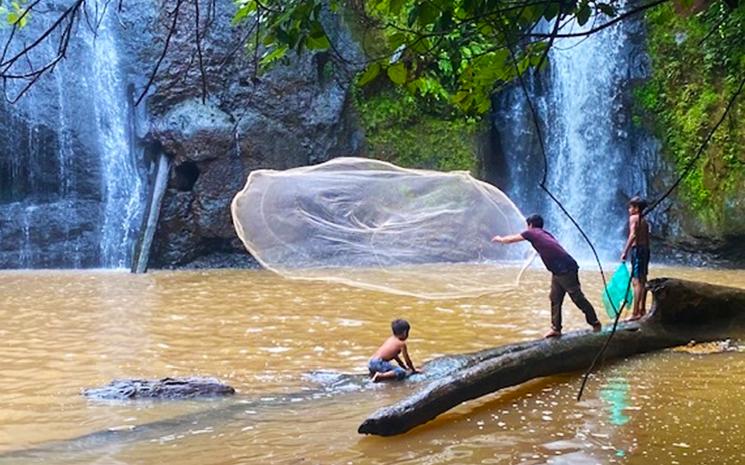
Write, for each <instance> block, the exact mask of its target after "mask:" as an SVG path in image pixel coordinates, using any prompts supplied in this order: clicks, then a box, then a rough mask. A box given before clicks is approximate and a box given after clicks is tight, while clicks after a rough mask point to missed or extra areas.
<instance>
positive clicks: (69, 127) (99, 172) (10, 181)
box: [0, 1, 144, 268]
mask: <svg viewBox="0 0 745 465" xmlns="http://www.w3.org/2000/svg"><path fill="white" fill-rule="evenodd" d="M99 3H100V5H95V2H90V4H89V5H88V8H90V9H91V10H90V11H89V19H88V20H87V21H86V20H85V19H84V18H81V17H78V19H77V22H76V24H75V26H74V32H73V34H74V40H71V41H70V45H69V48H68V51H67V55H66V59H65V60H63V61H62V62H60V63H59V64H58V66H57V67H56V68H55V69H54V71H53V72H52V73H49V74H47V75H45V76H43V77H42V79H40V80H39V81H38V82H37V83H35V84H34V86H33V87H32V88H31V90H30V91H29V92H28V93H27V94H26V95H25V96H24V97H23V98H22V99H21V100H20V101H19V102H18V103H16V104H10V103H8V102H5V101H4V102H2V103H0V123H2V124H3V127H4V131H5V133H4V134H3V135H2V136H0V179H2V180H3V182H2V185H1V186H0V217H2V219H3V221H2V222H0V268H80V267H104V268H127V267H129V265H130V261H131V258H132V246H133V243H134V237H135V235H136V233H137V228H139V226H140V217H141V214H142V206H141V204H142V203H143V201H144V185H143V179H144V172H143V171H144V170H143V169H142V168H141V167H140V166H139V165H140V164H141V162H139V161H138V160H139V159H141V158H142V157H141V156H140V154H141V149H140V148H138V147H134V146H133V142H132V140H133V139H134V138H133V137H131V135H130V131H131V118H132V111H131V108H130V105H129V102H128V99H127V96H126V92H125V89H126V78H125V76H124V73H123V72H122V71H121V69H122V64H121V60H120V56H119V54H118V48H117V40H118V33H119V30H118V29H119V27H118V23H117V21H116V16H115V15H116V11H114V10H115V9H113V8H111V9H110V11H108V12H107V11H106V7H105V5H107V4H109V3H108V2H104V1H101V2H99ZM57 14H58V11H57V9H56V8H53V7H50V8H48V9H46V10H43V11H39V12H37V13H36V14H35V15H34V18H33V19H34V20H33V21H30V22H29V25H28V26H27V27H26V28H24V29H23V30H21V32H19V33H18V34H19V37H20V38H19V40H18V41H17V42H15V43H14V44H13V45H12V48H15V49H20V47H21V44H22V43H23V39H25V40H26V41H28V39H29V37H33V38H35V37H37V36H38V34H39V31H42V30H44V28H46V27H48V26H49V25H50V24H51V22H52V21H54V20H55V19H56V15H57ZM95 14H99V15H101V14H103V15H104V16H103V17H102V18H100V21H99V26H98V27H97V28H96V30H95V31H94V30H93V29H92V28H91V26H90V25H91V24H95V23H96V21H95V16H94V15H95ZM92 15H93V16H92ZM8 33H9V31H8V30H6V31H0V39H3V38H6V37H7V36H6V34H8ZM21 35H23V37H21ZM52 37H54V36H52ZM3 43H4V41H3ZM56 47H57V42H56V41H54V40H51V41H46V42H44V43H42V44H41V45H40V47H39V48H38V49H37V50H35V51H34V53H33V54H32V55H31V56H29V59H30V63H32V64H33V66H34V67H35V68H38V67H39V66H40V65H42V64H44V63H46V62H47V61H48V60H49V59H50V57H53V56H54V54H55V53H56ZM11 51H12V50H11ZM20 87H21V86H20V83H10V86H9V93H10V94H11V95H12V94H13V92H14V91H17V90H18V89H20Z"/></svg>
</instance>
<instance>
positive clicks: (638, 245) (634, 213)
mask: <svg viewBox="0 0 745 465" xmlns="http://www.w3.org/2000/svg"><path fill="white" fill-rule="evenodd" d="M645 208H647V202H645V201H644V200H643V199H642V198H640V197H634V198H632V199H631V200H629V238H628V239H626V245H625V246H624V248H623V253H621V261H626V256H627V255H628V254H629V249H631V283H632V284H633V286H634V306H633V310H632V312H631V318H629V321H634V320H638V319H639V318H641V317H643V316H644V314H645V313H646V311H647V310H646V308H647V289H646V286H647V272H648V270H649V223H647V220H646V219H644V216H643V213H644V209H645Z"/></svg>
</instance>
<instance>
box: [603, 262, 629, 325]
mask: <svg viewBox="0 0 745 465" xmlns="http://www.w3.org/2000/svg"><path fill="white" fill-rule="evenodd" d="M630 282H631V274H629V269H628V268H627V267H626V262H622V263H621V264H620V265H619V266H618V268H616V271H614V272H613V276H611V278H610V281H608V285H607V286H606V287H605V290H604V291H603V307H605V312H606V313H607V314H608V316H609V317H610V318H611V319H615V318H616V311H618V312H622V311H623V309H624V308H626V307H631V303H632V302H633V299H634V292H633V290H632V287H631V285H630ZM624 300H625V302H624ZM611 302H613V305H611ZM614 305H615V310H614V309H613V306H614Z"/></svg>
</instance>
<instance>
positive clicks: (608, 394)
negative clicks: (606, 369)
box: [600, 378, 629, 426]
mask: <svg viewBox="0 0 745 465" xmlns="http://www.w3.org/2000/svg"><path fill="white" fill-rule="evenodd" d="M628 395H629V383H628V381H626V379H625V378H612V379H610V380H608V382H607V383H606V384H605V385H603V387H602V388H600V398H601V399H603V400H604V401H605V402H606V403H607V404H608V410H610V422H611V424H612V425H616V426H623V425H625V424H626V423H628V422H629V417H627V416H626V415H624V413H623V411H624V409H626V408H628V407H629V405H628Z"/></svg>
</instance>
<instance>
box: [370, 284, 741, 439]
mask: <svg viewBox="0 0 745 465" xmlns="http://www.w3.org/2000/svg"><path fill="white" fill-rule="evenodd" d="M648 288H649V289H650V290H651V291H652V294H653V297H654V302H653V305H652V309H651V312H650V316H649V317H648V318H646V319H644V320H643V321H641V322H635V323H624V324H621V325H619V327H618V331H617V333H616V334H615V335H614V336H613V339H612V341H611V343H610V345H609V346H608V349H607V350H606V352H605V359H606V360H609V359H616V358H621V357H627V356H629V355H634V354H641V353H645V352H650V351H654V350H660V349H664V348H668V347H675V346H679V345H682V344H686V343H687V342H689V341H690V340H696V341H701V342H705V341H713V340H716V339H722V338H726V337H733V336H735V335H737V334H738V333H739V332H741V331H742V330H743V328H745V290H743V289H736V288H729V287H723V286H714V285H710V284H703V283H697V282H692V281H683V280H678V279H670V278H663V279H656V280H653V281H650V283H649V284H648ZM607 336H608V335H607V333H592V332H589V331H578V332H573V333H568V334H566V335H564V336H562V337H561V338H559V339H550V340H536V341H530V342H525V343H519V344H511V345H507V346H504V347H500V348H496V349H492V350H488V351H482V352H477V353H475V354H471V355H465V356H463V364H462V366H463V368H462V369H461V370H459V371H457V372H455V373H453V374H451V375H449V376H446V377H444V378H441V379H439V380H437V381H434V382H432V383H430V384H429V385H428V386H426V387H425V388H424V389H422V390H420V391H418V392H416V393H415V394H413V395H412V396H410V397H408V398H406V399H404V400H402V401H400V402H398V403H397V404H394V405H392V406H390V407H385V408H383V409H380V410H378V411H377V412H375V413H373V414H372V415H371V416H370V417H368V418H367V419H366V420H365V421H364V422H363V423H362V424H361V425H360V427H359V428H358V432H359V433H361V434H376V435H381V436H391V435H395V434H401V433H405V432H406V431H409V430H410V429H412V428H414V427H415V426H418V425H421V424H423V423H426V422H427V421H429V420H432V419H433V418H435V417H436V416H437V415H439V414H441V413H443V412H445V411H447V410H449V409H451V408H453V407H455V406H456V405H458V404H460V403H462V402H465V401H467V400H471V399H475V398H477V397H481V396H483V395H485V394H489V393H492V392H494V391H497V390H499V389H502V388H505V387H508V386H514V385H517V384H520V383H524V382H525V381H528V380H531V379H534V378H539V377H543V376H549V375H554V374H559V373H566V372H572V371H578V370H584V369H586V368H587V367H588V366H590V363H591V362H592V359H593V358H594V357H595V355H596V354H597V352H598V351H599V350H600V348H601V346H602V345H603V343H604V342H605V339H606V338H607Z"/></svg>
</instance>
